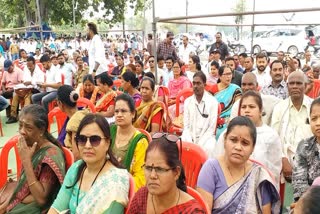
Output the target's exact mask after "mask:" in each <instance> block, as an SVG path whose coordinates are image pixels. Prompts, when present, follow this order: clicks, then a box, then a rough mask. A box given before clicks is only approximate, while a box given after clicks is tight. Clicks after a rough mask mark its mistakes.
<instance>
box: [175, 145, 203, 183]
mask: <svg viewBox="0 0 320 214" xmlns="http://www.w3.org/2000/svg"><path fill="white" fill-rule="evenodd" d="M177 145H178V147H179V149H180V142H179V141H178V142H177ZM207 159H208V156H207V154H206V153H205V152H204V151H203V150H202V149H201V147H200V146H198V145H197V144H194V143H189V142H182V156H181V162H182V165H183V167H184V170H185V174H186V184H187V186H190V187H192V188H195V187H196V185H197V181H198V175H199V173H200V170H201V167H202V166H203V164H204V163H205V162H206V160H207Z"/></svg>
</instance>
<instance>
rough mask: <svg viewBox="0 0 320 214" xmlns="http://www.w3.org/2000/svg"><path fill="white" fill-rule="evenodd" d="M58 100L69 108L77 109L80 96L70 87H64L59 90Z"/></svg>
mask: <svg viewBox="0 0 320 214" xmlns="http://www.w3.org/2000/svg"><path fill="white" fill-rule="evenodd" d="M57 99H58V100H59V101H61V102H62V103H63V104H65V105H67V106H69V107H76V106H77V100H78V99H79V95H78V94H77V92H76V91H74V90H73V87H72V86H70V85H62V86H60V87H59V88H58V91H57Z"/></svg>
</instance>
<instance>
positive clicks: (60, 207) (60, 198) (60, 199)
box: [52, 161, 82, 212]
mask: <svg viewBox="0 0 320 214" xmlns="http://www.w3.org/2000/svg"><path fill="white" fill-rule="evenodd" d="M81 162H82V161H77V162H75V163H74V164H73V165H72V166H71V167H70V168H69V170H68V172H67V175H66V176H65V178H64V181H63V184H62V186H61V188H60V191H59V193H58V195H57V198H56V199H55V200H54V202H53V204H52V208H54V209H55V210H56V211H58V212H62V211H64V210H68V209H69V202H70V200H71V196H72V192H73V190H74V187H71V188H67V186H72V185H73V184H74V182H75V179H76V176H77V172H78V168H79V166H80V164H81ZM78 191H79V190H78Z"/></svg>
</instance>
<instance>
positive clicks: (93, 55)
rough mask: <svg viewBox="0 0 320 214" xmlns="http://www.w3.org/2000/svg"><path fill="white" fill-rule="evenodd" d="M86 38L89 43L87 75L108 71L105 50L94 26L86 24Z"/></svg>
mask: <svg viewBox="0 0 320 214" xmlns="http://www.w3.org/2000/svg"><path fill="white" fill-rule="evenodd" d="M87 38H88V39H89V40H90V41H89V49H88V54H89V73H90V74H91V73H92V74H93V75H94V76H95V75H99V74H101V73H103V72H106V71H108V65H107V62H106V59H105V55H104V53H105V50H104V45H103V42H102V40H101V38H100V36H99V35H98V30H97V26H96V24H94V23H92V22H90V23H88V24H87Z"/></svg>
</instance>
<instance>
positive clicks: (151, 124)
mask: <svg viewBox="0 0 320 214" xmlns="http://www.w3.org/2000/svg"><path fill="white" fill-rule="evenodd" d="M154 90H155V83H154V81H153V79H151V78H149V77H144V78H143V79H142V81H141V85H140V92H141V96H142V101H141V103H140V104H139V106H138V107H137V120H136V121H135V122H134V127H136V128H140V129H144V130H146V131H148V132H150V133H154V132H159V131H160V130H161V129H162V127H160V124H163V123H162V120H163V116H164V113H163V112H164V109H163V108H162V106H161V104H160V103H159V102H158V101H154V100H153V93H154Z"/></svg>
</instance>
